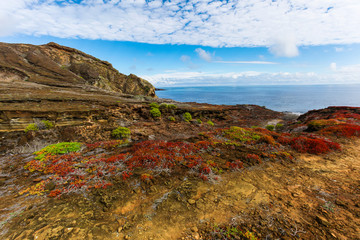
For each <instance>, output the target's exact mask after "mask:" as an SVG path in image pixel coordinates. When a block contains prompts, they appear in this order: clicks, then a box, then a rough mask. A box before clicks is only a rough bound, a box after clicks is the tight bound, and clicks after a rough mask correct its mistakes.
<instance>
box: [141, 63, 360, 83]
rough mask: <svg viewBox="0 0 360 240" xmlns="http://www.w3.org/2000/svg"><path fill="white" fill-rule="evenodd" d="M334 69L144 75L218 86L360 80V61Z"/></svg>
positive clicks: (157, 80) (155, 79)
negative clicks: (323, 70)
mask: <svg viewBox="0 0 360 240" xmlns="http://www.w3.org/2000/svg"><path fill="white" fill-rule="evenodd" d="M330 66H331V68H333V70H334V71H332V72H329V73H324V74H319V73H314V72H295V73H290V72H276V73H271V72H256V71H247V72H231V73H209V72H176V71H169V72H166V73H163V74H154V75H147V76H141V77H142V78H144V79H147V80H149V81H150V82H151V83H152V84H154V85H155V86H156V87H166V86H217V85H222V86H225V85H229V86H234V85H286V84H290V85H296V84H299V85H306V84H309V85H311V84H332V83H333V84H338V83H356V84H359V83H360V64H358V65H350V66H341V67H339V66H336V64H335V63H332V64H331V65H330Z"/></svg>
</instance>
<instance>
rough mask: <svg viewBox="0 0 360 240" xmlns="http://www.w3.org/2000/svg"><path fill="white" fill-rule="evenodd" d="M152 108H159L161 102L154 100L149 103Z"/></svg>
mask: <svg viewBox="0 0 360 240" xmlns="http://www.w3.org/2000/svg"><path fill="white" fill-rule="evenodd" d="M149 106H150V108H159V104H157V103H156V102H152V103H150V104H149Z"/></svg>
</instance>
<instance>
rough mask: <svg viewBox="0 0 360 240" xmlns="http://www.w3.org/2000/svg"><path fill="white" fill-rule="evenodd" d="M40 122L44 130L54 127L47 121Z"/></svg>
mask: <svg viewBox="0 0 360 240" xmlns="http://www.w3.org/2000/svg"><path fill="white" fill-rule="evenodd" d="M41 122H42V123H43V124H44V125H45V127H46V129H50V128H53V127H54V124H53V123H52V122H50V121H49V120H42V121H41Z"/></svg>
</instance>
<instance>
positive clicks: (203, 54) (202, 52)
mask: <svg viewBox="0 0 360 240" xmlns="http://www.w3.org/2000/svg"><path fill="white" fill-rule="evenodd" d="M195 52H196V53H197V54H198V55H199V57H200V58H201V59H203V60H205V61H207V62H211V60H212V56H211V54H210V53H209V52H207V51H205V50H204V49H202V48H197V49H195Z"/></svg>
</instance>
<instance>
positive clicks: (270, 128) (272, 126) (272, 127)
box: [265, 125, 275, 131]
mask: <svg viewBox="0 0 360 240" xmlns="http://www.w3.org/2000/svg"><path fill="white" fill-rule="evenodd" d="M265 128H266V129H267V130H269V131H274V129H275V126H274V125H267V126H266V127H265Z"/></svg>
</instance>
